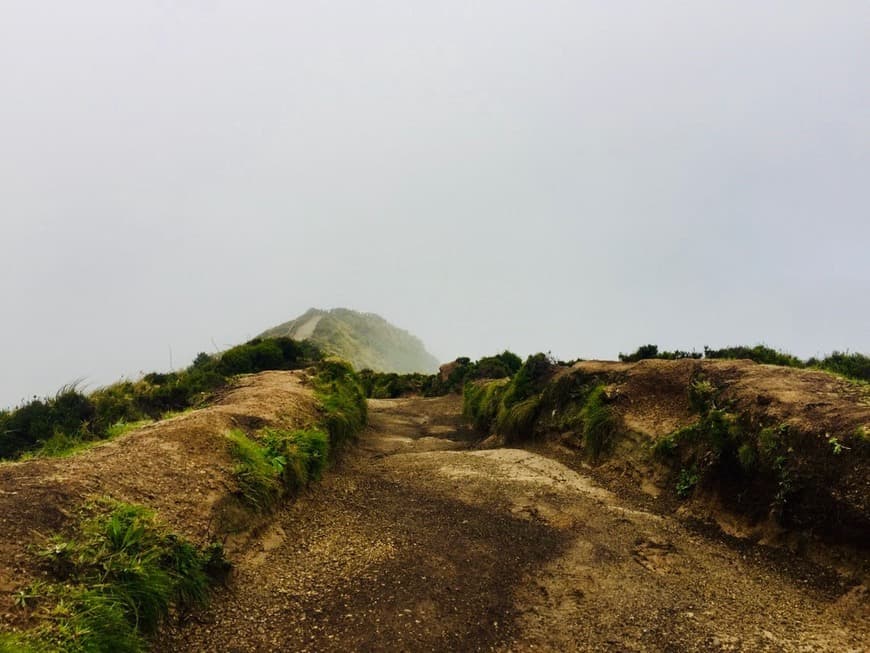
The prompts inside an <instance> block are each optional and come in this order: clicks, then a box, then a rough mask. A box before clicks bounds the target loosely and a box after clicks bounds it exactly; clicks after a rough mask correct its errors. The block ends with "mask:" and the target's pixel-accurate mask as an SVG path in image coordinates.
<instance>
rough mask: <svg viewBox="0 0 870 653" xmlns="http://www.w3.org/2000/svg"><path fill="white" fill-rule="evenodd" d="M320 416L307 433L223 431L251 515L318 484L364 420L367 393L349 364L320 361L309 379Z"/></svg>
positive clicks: (331, 359) (335, 361)
mask: <svg viewBox="0 0 870 653" xmlns="http://www.w3.org/2000/svg"><path fill="white" fill-rule="evenodd" d="M312 382H313V386H314V391H315V396H316V397H317V400H318V405H319V409H320V416H319V418H318V420H317V422H316V423H314V424H312V425H311V426H309V427H308V428H305V429H295V430H285V429H277V428H268V427H267V428H263V429H260V430H258V431H256V432H254V433H251V434H248V433H245V432H244V431H242V430H240V429H235V430H232V431H230V432H229V433H227V435H226V437H227V441H228V446H229V450H230V455H231V456H232V458H233V461H234V467H233V474H234V476H235V478H236V482H237V484H238V498H239V500H240V501H241V503H242V504H243V505H244V506H245V507H247V508H248V509H251V510H253V511H254V512H255V513H268V512H269V511H271V510H272V509H273V508H274V507H275V506H276V505H277V504H278V503H279V502H280V501H281V500H282V499H284V498H285V497H287V496H291V495H293V494H294V493H296V492H297V491H298V490H300V489H301V488H303V487H305V486H306V485H308V484H309V483H310V482H311V481H316V480H318V479H319V478H320V477H321V475H322V474H323V472H324V470H325V469H326V468H327V466H328V465H329V463H330V461H331V460H332V457H333V456H334V455H335V453H336V452H338V451H340V450H341V449H342V448H343V447H344V446H345V445H346V444H347V443H348V442H350V441H352V440H353V439H354V438H355V437H356V436H357V434H358V433H359V431H361V430H362V429H363V428H364V427H365V425H366V421H367V406H366V398H365V394H364V392H363V390H362V387H361V385H360V381H359V377H358V376H357V375H356V374H355V373H354V371H353V369H352V368H351V367H350V365H349V364H348V363H346V362H345V361H342V360H339V359H333V358H329V359H326V360H324V361H321V362H320V363H319V364H318V366H317V368H316V373H315V375H314V376H313V379H312Z"/></svg>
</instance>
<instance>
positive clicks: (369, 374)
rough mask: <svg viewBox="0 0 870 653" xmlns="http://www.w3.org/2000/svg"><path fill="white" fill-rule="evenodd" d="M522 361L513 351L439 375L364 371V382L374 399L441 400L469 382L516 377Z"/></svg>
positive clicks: (456, 364) (449, 367)
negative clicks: (431, 398) (416, 397)
mask: <svg viewBox="0 0 870 653" xmlns="http://www.w3.org/2000/svg"><path fill="white" fill-rule="evenodd" d="M522 363H523V361H522V359H521V358H520V357H519V356H517V355H516V354H514V353H513V352H510V351H504V352H502V353H500V354H496V355H495V356H485V357H483V358H481V359H479V360H476V361H472V360H471V359H470V358H467V357H461V358H457V359H456V360H455V361H453V362H452V363H448V364H446V365H444V366H442V371H441V372H440V373H438V374H394V373H385V372H374V371H372V370H363V371H362V372H361V373H360V379H361V382H362V384H363V389H364V390H365V393H366V396H367V397H369V398H372V399H395V398H396V397H407V396H412V395H418V396H423V397H440V396H443V395H446V394H449V393H451V392H455V393H461V392H463V389H464V388H465V384H466V383H467V382H468V381H473V380H476V379H503V378H508V377H512V376H513V375H514V374H516V373H517V372H518V371H519V369H520V367H521V366H522Z"/></svg>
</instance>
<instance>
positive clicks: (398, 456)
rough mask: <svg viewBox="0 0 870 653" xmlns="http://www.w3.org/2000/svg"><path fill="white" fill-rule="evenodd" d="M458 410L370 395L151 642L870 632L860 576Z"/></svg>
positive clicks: (753, 637) (789, 645) (776, 636)
mask: <svg viewBox="0 0 870 653" xmlns="http://www.w3.org/2000/svg"><path fill="white" fill-rule="evenodd" d="M460 411H461V402H460V399H459V398H458V397H444V398H439V399H416V398H411V399H397V400H376V401H371V402H370V420H371V423H370V427H369V428H368V429H367V430H366V431H365V432H364V433H363V435H362V436H361V438H360V442H359V445H358V446H357V447H356V448H354V449H353V450H351V451H349V452H348V453H347V454H346V455H345V456H344V457H343V458H342V459H341V461H340V462H339V463H338V464H337V465H336V466H335V468H334V469H333V470H332V471H331V472H330V473H329V474H328V475H327V477H326V478H325V479H324V481H323V482H321V483H319V484H317V485H315V486H312V487H311V489H310V490H309V491H308V492H306V493H304V494H303V495H302V496H301V497H300V498H299V499H297V500H296V501H294V502H292V503H290V504H288V505H286V506H284V507H283V508H282V509H281V510H280V511H279V512H278V513H277V514H276V516H275V520H274V522H273V524H272V526H271V528H269V529H268V530H267V531H266V532H264V533H263V534H262V537H261V538H260V539H259V541H257V542H254V543H253V546H252V547H251V548H249V549H248V551H247V553H246V554H245V555H244V556H243V557H242V558H241V559H240V560H237V568H236V571H235V573H234V578H233V580H232V582H231V584H230V586H229V587H228V588H227V589H225V590H222V591H221V592H220V593H219V594H218V596H217V597H216V599H215V600H214V602H213V603H212V606H211V608H210V609H208V610H207V611H205V612H204V613H202V614H200V615H198V617H197V618H196V619H193V620H191V621H189V622H188V623H185V624H175V625H174V626H172V627H171V628H170V629H168V630H165V631H164V633H163V634H162V636H161V639H159V640H158V641H157V642H156V644H155V650H160V651H163V650H167V651H168V650H180V651H222V652H223V651H234V652H241V651H289V650H298V651H372V650H378V651H455V650H461V651H534V650H539V651H650V652H652V651H670V652H675V653H676V652H681V651H698V652H700V651H837V652H840V651H855V652H858V651H865V650H868V647H870V619H868V616H870V611H868V599H867V586H866V584H864V583H863V582H862V580H861V578H860V577H856V576H854V575H852V574H850V573H849V572H847V571H844V570H839V571H838V570H837V569H836V568H834V567H827V566H822V565H818V564H815V563H813V562H810V561H808V560H804V559H801V558H799V557H795V556H783V555H781V554H780V553H778V552H777V550H769V549H767V548H766V547H763V546H759V545H748V544H746V543H745V542H743V543H741V542H739V541H735V540H731V539H729V538H727V537H722V536H721V534H720V533H719V532H718V531H715V530H710V529H704V528H698V527H697V526H696V525H694V524H692V523H687V522H685V521H683V520H681V519H679V518H678V517H677V516H675V515H674V514H673V513H671V512H669V511H667V510H660V509H658V508H657V506H656V505H654V503H655V502H654V501H652V500H651V499H650V497H649V496H648V495H645V494H643V493H640V495H638V497H635V495H633V494H632V493H630V492H623V491H620V487H619V485H618V484H615V485H614V489H616V490H617V491H612V490H611V489H609V488H608V487H605V485H607V484H608V483H609V480H608V476H607V474H603V475H599V476H598V477H599V479H600V480H601V482H600V483H599V482H596V481H595V480H593V478H592V475H591V473H596V472H591V470H588V469H586V468H584V467H583V466H582V465H579V464H573V465H572V466H571V467H569V466H567V465H564V464H562V463H560V462H558V461H557V460H554V459H553V458H552V457H550V456H551V455H552V454H553V453H558V452H557V451H556V450H555V449H552V447H549V448H548V447H547V446H544V445H539V446H541V447H542V448H541V449H540V451H530V450H527V449H526V450H524V449H517V448H503V449H494V450H479V449H475V448H474V447H473V446H472V442H473V440H474V436H473V435H472V434H471V433H469V432H468V430H467V428H466V427H465V425H464V421H463V420H462V418H461V416H460ZM563 453H564V452H563ZM573 460H574V462H575V463H576V456H575V457H574V458H573ZM572 467H573V468H572ZM590 472H591V473H590ZM643 497H646V499H644V498H643Z"/></svg>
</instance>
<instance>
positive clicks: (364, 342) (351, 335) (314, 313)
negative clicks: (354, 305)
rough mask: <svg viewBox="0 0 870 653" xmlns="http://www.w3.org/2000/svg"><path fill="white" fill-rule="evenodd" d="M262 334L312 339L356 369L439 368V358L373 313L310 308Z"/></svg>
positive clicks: (403, 371)
mask: <svg viewBox="0 0 870 653" xmlns="http://www.w3.org/2000/svg"><path fill="white" fill-rule="evenodd" d="M261 337H264V338H274V337H289V338H294V339H297V340H305V341H307V342H311V343H313V344H314V345H315V346H317V347H318V348H319V349H321V350H323V351H324V352H327V353H329V354H333V355H335V356H338V357H340V358H343V359H344V360H347V361H349V362H350V363H351V365H353V367H354V368H355V369H357V370H364V369H370V370H374V371H377V372H396V373H398V374H412V373H415V372H416V373H423V374H429V373H432V372H434V371H435V370H437V369H438V360H437V359H436V358H435V357H434V356H432V355H431V354H430V353H429V352H427V351H426V349H425V347H424V346H423V343H422V342H421V341H420V339H419V338H417V337H415V336H413V335H411V334H410V333H408V332H407V331H405V330H403V329H399V328H398V327H396V326H394V325H392V324H390V323H389V322H387V320H385V319H384V318H382V317H380V316H379V315H376V314H374V313H360V312H358V311H352V310H350V309H346V308H334V309H331V310H320V309H316V308H312V309H309V310H308V311H306V312H305V313H304V314H303V315H300V316H299V317H298V318H296V319H295V320H290V321H289V322H285V323H283V324H279V325H278V326H276V327H272V328H271V329H268V330H266V331H264V332H263V333H262V335H261Z"/></svg>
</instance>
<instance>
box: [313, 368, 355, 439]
mask: <svg viewBox="0 0 870 653" xmlns="http://www.w3.org/2000/svg"><path fill="white" fill-rule="evenodd" d="M314 393H315V396H316V397H317V400H318V402H319V404H320V409H321V420H320V426H322V427H323V428H324V429H326V432H327V433H328V434H329V444H330V447H331V449H332V450H333V451H337V450H338V449H340V448H341V447H342V446H343V445H344V444H345V443H346V442H350V441H352V440H354V439H355V438H356V435H357V433H359V432H360V431H361V430H362V429H363V428H364V427H365V425H366V423H367V422H368V404H367V402H366V396H365V391H364V390H363V388H362V385H361V384H360V382H359V377H357V375H356V374H355V373H354V371H353V368H352V367H351V366H350V363H348V362H346V361H343V360H341V359H338V358H328V359H326V360H324V361H322V362H321V363H320V364H319V365H318V369H317V373H316V375H315V377H314Z"/></svg>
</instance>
